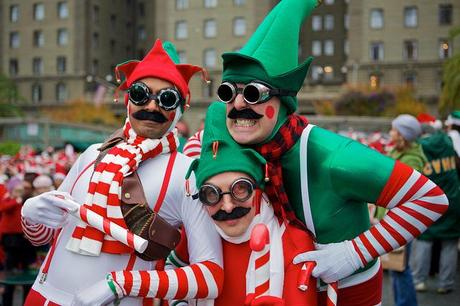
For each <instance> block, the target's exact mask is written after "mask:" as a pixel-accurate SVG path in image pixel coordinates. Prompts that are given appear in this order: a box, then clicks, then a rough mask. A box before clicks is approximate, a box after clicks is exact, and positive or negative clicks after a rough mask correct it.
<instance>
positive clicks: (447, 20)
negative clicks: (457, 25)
mask: <svg viewBox="0 0 460 306" xmlns="http://www.w3.org/2000/svg"><path fill="white" fill-rule="evenodd" d="M451 24H452V4H440V5H439V25H451Z"/></svg>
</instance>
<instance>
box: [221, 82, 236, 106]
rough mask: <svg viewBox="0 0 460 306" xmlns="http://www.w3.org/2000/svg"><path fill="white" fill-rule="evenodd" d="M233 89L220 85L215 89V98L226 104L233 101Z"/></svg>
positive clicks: (228, 85)
mask: <svg viewBox="0 0 460 306" xmlns="http://www.w3.org/2000/svg"><path fill="white" fill-rule="evenodd" d="M233 93H234V91H233V88H232V87H231V85H230V84H225V83H224V84H221V85H220V86H219V88H218V89H217V96H218V97H219V99H220V100H221V101H222V102H225V103H228V102H230V101H232V100H233V98H234V97H233Z"/></svg>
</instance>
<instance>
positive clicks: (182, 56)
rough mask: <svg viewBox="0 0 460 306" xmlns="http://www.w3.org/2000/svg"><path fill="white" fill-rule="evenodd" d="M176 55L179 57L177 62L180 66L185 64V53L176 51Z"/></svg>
mask: <svg viewBox="0 0 460 306" xmlns="http://www.w3.org/2000/svg"><path fill="white" fill-rule="evenodd" d="M177 54H178V55H179V62H180V63H181V64H184V63H187V52H185V51H182V50H180V51H177Z"/></svg>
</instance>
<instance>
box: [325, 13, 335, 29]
mask: <svg viewBox="0 0 460 306" xmlns="http://www.w3.org/2000/svg"><path fill="white" fill-rule="evenodd" d="M324 29H325V30H327V31H331V30H333V29H334V16H333V15H329V14H328V15H326V16H324Z"/></svg>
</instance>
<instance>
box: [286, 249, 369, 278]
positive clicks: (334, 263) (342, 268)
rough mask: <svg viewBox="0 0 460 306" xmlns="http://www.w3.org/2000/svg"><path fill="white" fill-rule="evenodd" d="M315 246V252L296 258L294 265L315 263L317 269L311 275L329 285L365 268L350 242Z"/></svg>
mask: <svg viewBox="0 0 460 306" xmlns="http://www.w3.org/2000/svg"><path fill="white" fill-rule="evenodd" d="M315 246H316V250H315V251H309V252H305V253H302V254H299V255H297V256H296V257H294V260H293V263H294V264H298V263H301V262H305V261H315V262H316V267H315V268H314V269H313V272H312V273H311V274H312V275H313V276H314V277H316V278H318V277H319V278H321V279H322V280H323V281H324V282H326V283H328V284H329V283H333V282H335V281H338V280H340V279H343V278H345V277H347V276H349V275H351V274H352V273H353V272H355V271H356V270H358V269H359V268H361V267H363V264H362V262H361V259H360V258H359V255H358V253H356V251H355V249H354V247H353V244H352V243H351V241H350V240H345V241H342V242H338V243H328V244H319V243H316V244H315Z"/></svg>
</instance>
